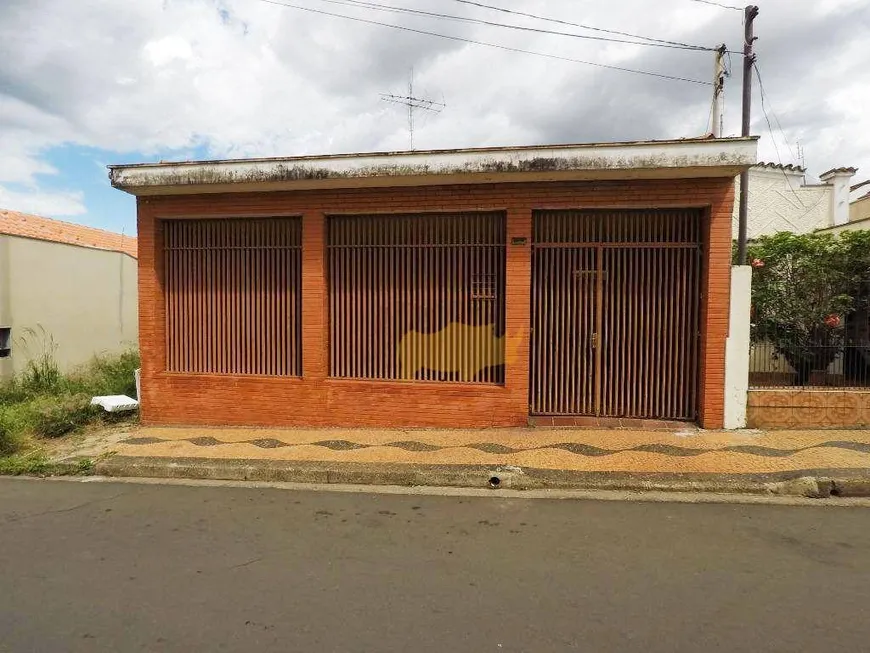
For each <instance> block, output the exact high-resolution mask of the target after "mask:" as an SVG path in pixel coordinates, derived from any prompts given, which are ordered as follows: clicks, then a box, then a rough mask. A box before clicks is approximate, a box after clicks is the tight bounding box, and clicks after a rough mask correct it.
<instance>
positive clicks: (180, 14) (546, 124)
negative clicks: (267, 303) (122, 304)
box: [0, 0, 870, 234]
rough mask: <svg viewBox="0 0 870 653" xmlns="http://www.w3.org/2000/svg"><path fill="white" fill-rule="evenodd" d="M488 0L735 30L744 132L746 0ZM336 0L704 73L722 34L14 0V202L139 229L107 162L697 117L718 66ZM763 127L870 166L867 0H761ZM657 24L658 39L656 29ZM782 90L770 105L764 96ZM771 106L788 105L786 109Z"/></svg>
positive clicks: (339, 5)
mask: <svg viewBox="0 0 870 653" xmlns="http://www.w3.org/2000/svg"><path fill="white" fill-rule="evenodd" d="M716 1H718V2H720V4H723V5H728V6H729V7H732V8H728V7H723V6H717V5H714V4H710V3H708V2H702V1H700V0H610V1H609V2H604V1H602V0H479V4H481V3H482V4H487V5H492V6H495V7H499V8H502V9H509V10H513V11H521V12H525V13H528V14H534V15H536V16H543V17H547V18H555V19H559V20H562V21H567V22H570V23H575V24H582V25H587V26H591V27H596V28H599V29H605V30H613V31H620V32H625V33H628V34H632V35H640V36H643V37H650V38H654V39H661V40H667V41H673V42H679V43H685V44H690V45H700V46H704V47H715V46H716V45H718V44H720V43H725V44H726V45H727V46H728V48H729V49H730V50H732V51H734V54H732V55H730V67H731V68H732V69H733V71H732V72H733V74H732V75H731V76H730V77H729V78H728V79H727V81H726V91H725V99H726V102H725V129H724V131H723V135H737V134H739V132H740V104H739V102H740V84H741V75H742V58H741V56H740V55H738V54H737V52H739V51H741V50H742V41H743V25H742V12H741V11H737V10H735V9H734V8H733V0H716ZM291 4H293V5H296V6H297V7H304V8H308V9H313V10H316V11H320V12H331V13H334V14H343V15H345V16H350V17H354V18H361V19H365V20H370V21H378V22H384V23H389V24H391V25H399V26H403V27H407V28H410V29H416V30H423V31H430V32H437V33H440V34H444V35H449V36H453V37H456V38H458V39H466V40H474V41H484V42H487V43H491V44H497V45H501V46H505V47H508V48H515V49H522V50H529V51H533V52H537V53H544V54H549V55H555V56H556V57H563V58H568V59H575V60H579V61H586V62H591V63H598V64H605V65H608V66H616V67H622V68H630V69H636V70H642V71H648V72H655V73H659V74H662V75H670V76H674V77H684V78H687V79H690V80H695V81H699V82H708V81H710V80H711V78H712V76H713V54H712V53H711V52H708V51H703V50H686V49H678V48H663V47H644V46H641V45H637V44H634V43H628V44H627V43H618V42H611V41H598V40H591V39H583V38H576V37H571V36H564V35H556V34H546V33H541V32H537V31H524V30H511V29H506V28H503V27H499V26H495V25H484V24H479V23H472V22H468V21H459V20H446V19H439V18H435V17H432V16H426V15H420V14H416V15H412V14H408V13H398V12H391V11H383V8H384V6H391V7H405V8H412V9H417V10H420V11H427V12H435V13H442V14H448V15H450V16H453V17H460V18H473V19H479V20H484V21H490V22H496V23H504V24H512V25H518V26H523V27H530V28H535V29H539V30H540V29H543V30H555V31H563V32H570V33H573V34H580V35H584V36H598V37H607V38H614V39H626V40H636V39H627V37H623V36H619V35H614V34H612V33H611V32H602V31H593V30H588V29H581V28H579V27H574V26H570V25H565V24H559V23H554V22H545V21H541V20H539V19H536V18H530V17H525V16H519V15H516V14H510V13H506V12H504V11H496V10H493V9H488V8H485V7H481V6H478V5H476V4H475V3H474V2H469V1H467V0H368V4H369V6H368V7H364V6H360V1H359V0H0V208H3V209H12V210H17V211H23V212H28V213H35V214H39V215H44V216H48V217H53V218H57V219H62V220H67V221H70V222H76V223H80V224H87V225H91V226H95V227H100V228H104V229H111V230H113V231H118V232H124V233H126V234H132V233H134V232H135V229H136V226H135V225H136V222H135V201H134V199H133V198H132V197H130V196H128V195H126V194H125V193H122V192H121V191H118V190H115V189H113V188H111V186H110V185H109V181H108V176H107V170H106V165H108V164H113V163H115V164H117V163H135V162H143V161H159V160H186V159H204V158H206V159H213V158H239V157H253V156H257V157H259V156H294V155H303V154H332V153H345V152H361V151H392V150H404V149H408V147H409V133H408V123H407V113H406V111H405V109H404V108H403V107H401V106H398V105H395V104H391V103H388V102H385V101H383V100H382V99H381V94H383V93H388V94H389V93H392V94H397V95H404V94H407V89H408V81H409V78H410V76H411V70H412V69H413V77H414V94H415V96H418V97H423V98H428V99H431V100H434V101H437V102H441V103H443V104H444V105H445V106H444V108H443V110H441V111H440V113H431V112H425V111H418V112H417V113H416V117H415V123H416V124H415V132H414V145H415V148H416V149H437V148H455V147H485V146H498V145H537V144H554V143H583V142H599V141H627V140H648V139H665V138H683V137H694V136H701V135H703V134H705V133H707V132H708V131H709V129H710V127H709V118H710V104H711V102H710V100H711V93H712V87H711V85H709V84H699V83H693V82H691V81H680V80H672V79H664V78H660V77H655V76H651V75H642V74H636V73H630V72H623V71H618V70H614V69H610V68H602V67H600V66H594V65H590V64H589V63H579V62H578V61H564V60H559V59H553V58H546V57H540V56H534V55H531V54H526V53H519V52H512V51H506V50H503V49H497V48H493V47H487V46H483V45H477V44H472V43H468V42H466V41H462V40H448V39H444V38H438V37H434V36H430V35H425V34H420V33H415V32H410V31H402V30H397V29H394V28H390V27H385V26H380V25H373V24H367V23H362V22H359V21H353V20H349V19H346V18H340V17H336V16H328V15H324V14H322V13H314V12H311V11H303V10H301V9H298V8H293V7H290V6H287V5H291ZM757 4H758V6H759V7H760V13H759V16H758V18H757V20H756V27H755V29H756V35H757V36H758V41H757V42H756V52H757V54H758V67H759V70H760V73H761V81H762V82H763V88H764V96H765V102H764V107H762V103H761V101H760V100H761V93H760V88H759V86H758V82H757V80H756V81H755V84H754V104H753V112H752V133H753V134H757V135H760V136H761V142H760V151H759V159H760V160H763V161H772V162H782V163H796V162H799V161H800V158H799V157H800V156H801V152H802V155H803V161H804V162H805V164H806V166H807V168H808V172H809V176H810V180H812V178H813V177H814V176H817V175H818V174H819V173H821V172H823V171H825V170H827V169H829V168H832V167H838V166H855V167H858V168H860V169H861V170H860V171H859V173H858V176H857V177H856V181H857V180H858V179H864V178H866V177H868V176H870V112H868V111H867V110H866V108H867V106H870V67H868V66H867V65H866V63H867V56H866V41H865V42H864V43H862V41H864V39H865V38H866V34H867V33H868V30H870V0H815V1H811V0H758V1H757ZM372 5H378V6H377V7H375V6H372ZM647 42H649V41H647ZM765 110H766V114H767V115H766V116H765ZM768 121H769V123H770V125H768Z"/></svg>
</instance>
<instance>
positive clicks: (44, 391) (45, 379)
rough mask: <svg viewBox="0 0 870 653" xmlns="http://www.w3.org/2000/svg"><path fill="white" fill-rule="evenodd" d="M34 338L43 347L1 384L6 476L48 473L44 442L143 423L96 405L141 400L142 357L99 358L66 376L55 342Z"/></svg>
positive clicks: (0, 455)
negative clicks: (99, 398) (103, 399)
mask: <svg viewBox="0 0 870 653" xmlns="http://www.w3.org/2000/svg"><path fill="white" fill-rule="evenodd" d="M28 335H30V336H32V337H33V341H36V340H38V339H39V338H40V336H41V338H42V344H41V346H40V347H38V350H37V351H36V353H35V354H32V355H31V358H30V360H29V362H28V364H27V366H26V367H25V369H24V370H23V371H22V372H21V373H20V374H19V375H17V376H16V377H14V378H13V379H11V380H9V381H6V382H5V383H2V384H0V474H24V473H27V474H40V473H45V471H46V469H47V465H48V461H47V459H46V457H45V455H44V454H43V453H41V452H40V451H39V446H38V444H39V440H40V439H42V438H59V437H62V436H65V435H67V434H70V433H74V432H76V431H79V430H81V429H83V428H85V427H87V426H90V425H93V424H97V423H100V422H103V421H105V422H110V423H115V424H116V423H118V422H119V421H125V420H129V419H136V418H137V414H136V413H128V414H126V415H123V416H121V415H115V414H111V413H104V412H103V411H102V410H101V409H99V408H97V407H94V406H91V405H90V400H91V397H93V396H96V395H118V394H125V395H128V396H136V382H135V380H134V376H133V372H134V370H135V369H136V368H138V367H139V354H138V352H136V351H135V350H129V351H125V352H122V353H120V354H116V355H111V356H108V355H107V356H98V357H95V358H94V359H92V360H91V361H90V362H89V363H88V364H86V365H84V366H82V367H80V368H78V369H76V370H74V371H72V372H70V373H67V374H64V373H62V372H61V371H60V369H59V368H58V366H57V363H56V361H55V357H54V352H55V350H56V346H55V345H54V342H53V340H52V339H51V338H50V337H49V338H45V335H44V334H39V333H38V332H36V331H32V332H30V333H29V334H28Z"/></svg>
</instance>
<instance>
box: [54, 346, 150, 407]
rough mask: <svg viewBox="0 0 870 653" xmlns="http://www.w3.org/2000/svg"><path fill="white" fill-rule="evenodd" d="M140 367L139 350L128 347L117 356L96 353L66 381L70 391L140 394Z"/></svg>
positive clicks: (66, 387)
mask: <svg viewBox="0 0 870 653" xmlns="http://www.w3.org/2000/svg"><path fill="white" fill-rule="evenodd" d="M138 367H139V352H138V351H136V350H135V349H131V350H127V351H125V352H122V353H120V354H117V355H114V356H95V357H94V358H93V360H91V362H90V363H88V364H86V365H84V366H82V367H80V368H78V369H77V370H75V371H74V372H72V373H71V374H69V375H68V376H67V378H66V379H65V380H64V383H63V385H64V386H65V390H66V391H67V392H70V393H82V394H87V395H90V396H92V397H94V396H97V395H127V396H128V397H134V398H135V397H136V379H135V376H134V372H135V371H136V369H137V368H138Z"/></svg>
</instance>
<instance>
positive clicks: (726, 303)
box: [699, 181, 734, 429]
mask: <svg viewBox="0 0 870 653" xmlns="http://www.w3.org/2000/svg"><path fill="white" fill-rule="evenodd" d="M733 203H734V182H733V181H732V182H730V183H729V184H728V185H727V186H725V187H723V188H722V191H721V192H720V193H719V196H718V197H717V199H716V200H714V202H713V204H712V206H711V207H710V213H709V220H708V222H707V225H706V228H705V238H704V267H703V274H702V278H701V290H702V292H703V293H704V299H703V301H702V302H701V343H700V361H699V362H700V365H699V368H700V369H699V372H700V374H699V376H700V380H701V388H700V402H699V403H700V414H699V418H700V419H699V422H700V425H701V426H702V427H703V428H706V429H720V428H722V427H723V425H724V420H725V341H726V339H727V337H728V317H729V313H730V310H731V308H730V301H731V212H732V207H733Z"/></svg>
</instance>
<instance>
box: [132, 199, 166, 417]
mask: <svg viewBox="0 0 870 653" xmlns="http://www.w3.org/2000/svg"><path fill="white" fill-rule="evenodd" d="M136 221H137V232H138V237H139V261H138V294H139V297H138V301H139V355H140V358H141V361H142V362H141V368H142V373H141V388H142V396H140V397H139V416H140V420H141V422H142V423H143V424H152V423H154V422H155V418H156V415H153V414H152V412H153V411H152V404H153V402H154V387H155V384H154V383H152V381H151V380H152V379H153V378H154V377H155V376H157V374H159V373H161V372H163V371H164V370H165V369H166V347H165V343H166V305H165V303H164V298H163V224H162V223H161V222H160V221H159V220H157V219H155V217H154V210H153V207H152V205H151V200H150V199H148V198H142V197H139V198H137V200H136Z"/></svg>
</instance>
